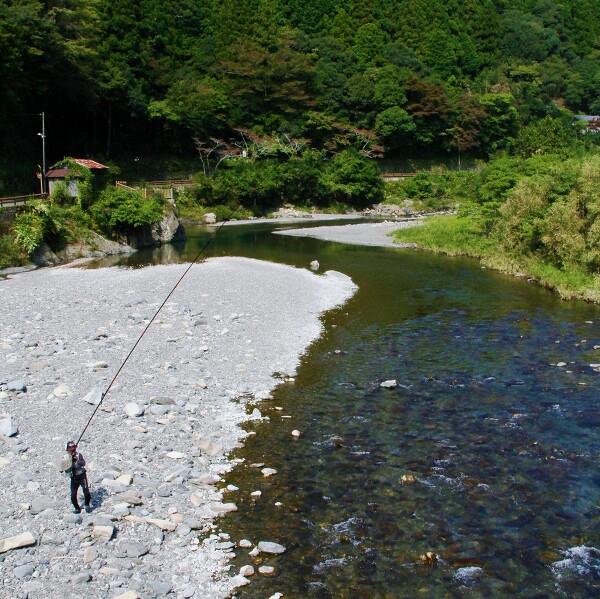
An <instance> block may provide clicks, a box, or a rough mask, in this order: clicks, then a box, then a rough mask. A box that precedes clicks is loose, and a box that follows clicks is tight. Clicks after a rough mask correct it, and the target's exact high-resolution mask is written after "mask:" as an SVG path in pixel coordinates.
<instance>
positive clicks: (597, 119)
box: [573, 114, 600, 133]
mask: <svg viewBox="0 0 600 599" xmlns="http://www.w3.org/2000/svg"><path fill="white" fill-rule="evenodd" d="M573 121H574V122H577V123H582V124H583V129H582V130H583V131H585V132H589V133H600V116H592V115H587V114H580V115H576V116H574V117H573Z"/></svg>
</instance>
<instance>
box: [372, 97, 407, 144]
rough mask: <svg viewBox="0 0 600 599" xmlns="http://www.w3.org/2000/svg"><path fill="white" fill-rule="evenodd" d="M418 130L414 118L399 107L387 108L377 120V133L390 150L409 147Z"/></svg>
mask: <svg viewBox="0 0 600 599" xmlns="http://www.w3.org/2000/svg"><path fill="white" fill-rule="evenodd" d="M416 129H417V128H416V126H415V123H414V121H413V119H412V117H411V116H410V115H409V114H408V112H406V110H403V109H402V108H400V107H399V106H392V107H391V108H386V109H385V110H384V111H383V112H380V113H379V114H378V115H377V118H376V119H375V131H376V132H377V133H378V134H379V135H380V136H381V138H382V140H383V143H384V144H385V147H386V148H388V149H390V150H397V149H399V148H402V147H406V146H408V144H409V142H410V140H411V139H412V138H413V135H414V133H415V131H416Z"/></svg>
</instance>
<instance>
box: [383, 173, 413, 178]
mask: <svg viewBox="0 0 600 599" xmlns="http://www.w3.org/2000/svg"><path fill="white" fill-rule="evenodd" d="M418 174H419V173H381V178H382V179H404V178H405V177H415V176H416V175H418Z"/></svg>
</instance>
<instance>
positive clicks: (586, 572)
mask: <svg viewBox="0 0 600 599" xmlns="http://www.w3.org/2000/svg"><path fill="white" fill-rule="evenodd" d="M328 224H329V223H328ZM272 228H273V225H254V226H246V227H232V228H226V229H223V230H222V232H221V233H219V236H218V237H217V239H216V240H215V244H214V245H213V246H211V250H210V252H211V254H213V255H224V254H234V255H246V256H250V257H257V258H262V259H270V260H276V261H279V262H286V263H290V264H294V265H296V266H304V267H305V266H307V265H308V263H309V262H310V261H311V260H313V259H317V260H319V262H320V263H321V267H322V270H327V269H335V270H339V271H341V272H344V273H346V274H348V275H349V276H351V277H352V278H353V280H354V281H355V282H356V283H357V284H358V285H359V287H360V290H359V292H358V293H357V294H356V295H355V296H354V297H353V298H352V300H351V301H350V302H349V303H348V304H346V305H345V306H343V307H342V308H341V309H338V310H336V311H334V312H332V313H329V314H327V315H326V316H325V318H324V328H325V332H324V335H323V337H322V338H321V339H320V340H319V341H318V342H316V343H315V344H314V345H313V346H312V347H311V348H310V349H309V351H308V352H307V354H306V355H305V356H304V359H303V362H302V365H301V367H300V369H299V371H298V376H297V377H296V380H295V381H294V382H285V383H282V384H281V385H280V386H279V387H278V389H277V390H276V392H275V394H274V398H273V400H269V401H266V402H262V403H261V404H260V406H259V407H260V409H261V411H262V413H263V415H265V416H268V417H269V420H268V421H264V422H261V423H258V424H253V425H252V427H253V429H254V430H255V431H256V432H257V434H256V435H255V436H252V437H250V438H249V439H248V442H247V444H246V448H245V449H243V450H240V451H239V452H238V453H237V454H236V456H235V457H237V458H239V459H243V460H244V461H243V463H242V464H241V465H240V466H239V467H238V468H237V469H236V470H235V471H234V472H233V473H232V474H231V475H230V476H229V478H228V480H227V483H229V484H234V485H236V486H238V487H239V491H236V492H232V493H228V494H227V499H228V500H231V501H235V502H236V503H237V504H238V506H239V508H240V509H239V511H238V512H236V513H235V514H232V515H230V516H228V517H227V519H226V520H225V521H224V523H223V525H222V526H223V530H225V531H227V532H229V533H230V534H231V536H232V539H233V540H236V541H237V540H239V539H241V538H248V539H250V540H252V541H253V542H258V541H260V540H269V541H275V542H278V543H281V544H283V545H284V546H286V547H287V551H286V552H285V553H284V554H283V555H281V556H276V557H275V556H272V557H264V556H263V558H261V559H259V560H258V561H253V560H252V558H251V557H249V556H248V555H247V551H248V550H243V549H239V550H237V555H238V557H237V558H236V560H235V561H234V565H233V568H232V569H234V570H237V568H239V567H240V566H241V565H244V564H249V563H250V564H254V565H255V566H257V565H259V564H260V563H264V564H266V565H271V566H274V567H275V574H274V576H272V577H265V576H259V575H256V576H255V577H253V580H252V583H251V584H250V585H248V586H247V587H244V588H242V589H240V591H239V597H241V598H266V597H269V596H270V595H272V594H273V593H275V592H276V591H280V592H283V593H284V594H285V597H288V598H290V597H294V598H299V597H315V598H346V597H348V598H350V597H352V598H353V599H357V598H392V597H394V598H396V597H454V596H456V597H459V596H461V597H462V596H467V597H489V596H498V597H528V598H534V597H536V598H538V597H539V598H541V597H596V596H599V595H600V550H599V549H597V548H600V539H599V538H598V536H599V533H600V513H599V506H600V504H599V500H600V472H599V471H598V464H599V459H598V456H599V454H600V437H599V432H600V408H599V401H600V394H599V387H598V376H599V373H598V372H597V371H596V370H595V369H594V368H593V367H592V366H590V364H598V363H600V349H594V346H600V334H599V326H598V325H599V323H600V310H599V309H598V307H595V306H590V305H586V304H583V303H577V302H575V303H565V302H561V301H560V300H559V299H558V298H557V297H556V296H555V295H553V294H551V293H550V292H548V291H546V290H543V289H541V288H539V287H537V286H535V285H532V284H528V283H527V282H525V281H524V280H520V279H514V278H509V277H505V276H503V275H500V274H497V273H493V272H490V271H487V270H484V269H481V268H480V267H479V266H478V264H477V263H476V262H474V261H470V260H466V259H456V258H448V257H444V256H437V255H434V254H430V253H423V252H414V251H410V250H396V249H385V248H369V247H360V246H350V245H345V244H335V243H328V242H320V241H317V240H313V239H308V238H306V239H303V238H293V237H289V238H288V237H283V236H279V235H272V234H270V231H271V230H272ZM205 239H206V232H205V231H202V230H198V231H195V232H194V231H190V240H189V241H188V244H187V246H186V247H185V248H180V249H179V250H172V249H168V252H169V257H167V258H165V257H164V256H163V258H164V259H166V260H167V261H177V260H182V259H186V257H187V258H188V259H189V255H192V254H193V253H195V251H197V250H195V248H197V247H200V244H201V243H202V242H203V240H205ZM163 253H164V250H163ZM142 258H144V257H143V256H142ZM144 259H145V258H144ZM153 259H155V260H156V259H160V258H156V254H155V257H154V258H153ZM136 260H139V257H137V258H136ZM249 302H251V298H249ZM559 364H561V365H559ZM392 379H393V380H396V382H397V386H396V387H395V388H391V389H388V388H383V387H381V386H380V383H381V382H382V381H386V380H392ZM293 429H298V430H300V431H301V432H302V435H301V436H300V437H299V438H298V439H296V438H294V437H293V436H292V435H291V431H292V430H293ZM257 464H264V465H265V466H267V467H270V468H275V469H276V470H277V471H278V473H277V474H276V475H275V476H272V477H270V478H268V479H266V478H264V477H263V476H262V474H261V472H260V470H261V468H262V466H260V467H259V466H257ZM255 490H260V491H262V496H261V497H260V498H259V499H252V498H251V496H250V493H251V492H252V491H255ZM276 504H280V505H276ZM427 553H430V554H431V556H430V558H429V559H424V560H423V559H421V556H425V555H426V554H427Z"/></svg>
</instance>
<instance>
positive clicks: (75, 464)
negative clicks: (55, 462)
mask: <svg viewBox="0 0 600 599" xmlns="http://www.w3.org/2000/svg"><path fill="white" fill-rule="evenodd" d="M66 450H67V453H68V454H69V455H70V456H71V467H70V468H68V469H67V471H66V473H67V474H68V475H69V476H70V477H71V503H72V504H73V507H74V508H75V509H74V510H73V512H74V513H75V514H81V508H80V507H79V502H78V501H77V491H78V490H79V487H81V488H82V489H83V497H84V499H85V511H86V512H91V511H92V507H91V505H90V504H91V502H92V496H91V494H90V487H89V485H88V480H87V473H86V471H85V459H84V458H83V456H82V455H81V453H80V452H78V451H77V445H76V444H75V442H74V441H69V442H68V443H67V447H66Z"/></svg>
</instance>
